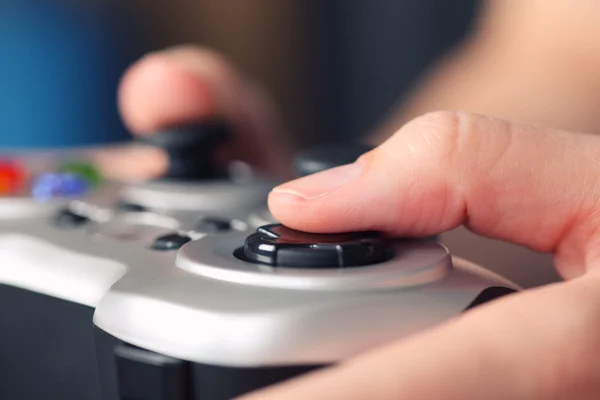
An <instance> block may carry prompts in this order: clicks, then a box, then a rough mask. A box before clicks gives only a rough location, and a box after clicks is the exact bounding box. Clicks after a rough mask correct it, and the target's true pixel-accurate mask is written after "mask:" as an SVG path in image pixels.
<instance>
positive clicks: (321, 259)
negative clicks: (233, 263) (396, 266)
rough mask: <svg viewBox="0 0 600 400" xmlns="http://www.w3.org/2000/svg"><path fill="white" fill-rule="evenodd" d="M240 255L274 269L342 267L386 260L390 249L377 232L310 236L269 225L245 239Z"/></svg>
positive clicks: (279, 226)
mask: <svg viewBox="0 0 600 400" xmlns="http://www.w3.org/2000/svg"><path fill="white" fill-rule="evenodd" d="M241 256H242V257H241V258H243V259H244V260H245V261H250V262H254V263H258V264H266V265H271V266H275V267H290V268H344V267H359V266H367V265H372V264H376V263H380V262H383V261H386V260H388V259H389V257H390V250H389V248H388V246H387V243H386V241H385V239H384V238H383V237H382V235H381V234H379V233H377V232H351V233H340V234H314V233H306V232H300V231H297V230H294V229H290V228H288V227H286V226H283V225H281V224H272V225H265V226H262V227H260V228H258V229H257V230H256V232H255V233H253V234H251V235H250V236H248V237H247V238H246V241H245V243H244V248H243V254H242V255H241Z"/></svg>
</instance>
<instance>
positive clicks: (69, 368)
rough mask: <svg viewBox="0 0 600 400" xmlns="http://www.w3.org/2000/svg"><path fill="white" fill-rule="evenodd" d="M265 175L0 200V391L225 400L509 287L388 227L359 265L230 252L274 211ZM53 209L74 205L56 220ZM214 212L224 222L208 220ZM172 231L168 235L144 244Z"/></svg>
mask: <svg viewBox="0 0 600 400" xmlns="http://www.w3.org/2000/svg"><path fill="white" fill-rule="evenodd" d="M272 185H273V182H270V181H268V180H266V179H262V178H260V177H251V178H246V179H245V180H239V181H231V180H220V179H216V180H212V181H208V182H196V183H195V182H189V181H186V182H177V181H172V180H171V181H163V182H150V183H146V184H140V185H136V186H122V185H117V184H112V183H107V184H105V185H103V186H101V187H99V188H98V189H97V190H95V191H93V192H92V193H90V194H89V195H86V196H84V197H82V198H78V199H68V200H67V199H64V200H57V201H53V202H49V203H44V204H38V203H36V202H34V201H33V200H31V199H30V198H29V197H28V196H13V197H6V198H3V199H0V218H1V220H0V320H1V321H2V324H3V329H2V330H0V355H1V356H0V371H2V377H1V378H0V398H3V399H5V398H6V399H13V398H15V399H16V398H18V399H23V400H28V399H31V400H37V399H46V398H49V397H48V396H50V395H49V394H52V396H50V397H51V398H57V399H65V400H70V399H78V400H80V399H90V400H96V399H98V400H100V399H102V400H117V399H122V400H126V399H148V400H150V399H156V400H159V399H170V400H180V399H182V400H183V399H185V400H191V399H194V400H196V399H203V400H204V399H229V398H232V397H234V396H236V395H240V394H242V393H245V392H247V391H250V390H253V389H256V388H260V387H262V386H265V385H268V384H271V383H274V382H278V381H281V380H284V379H287V378H289V377H292V376H295V375H298V374H301V373H303V372H306V371H309V370H312V369H314V368H320V367H323V366H326V365H330V364H334V363H337V362H339V361H342V360H344V359H347V358H348V357H351V356H353V355H355V354H357V353H359V352H361V351H364V350H366V349H369V348H371V347H373V346H377V345H380V344H382V343H385V342H387V341H391V340H397V339H401V338H402V337H404V336H406V335H410V334H412V333H414V332H418V331H420V330H422V329H425V328H428V327H431V326H433V325H436V324H439V323H440V322H443V321H444V320H447V319H448V318H451V317H453V316H456V315H458V314H460V313H461V312H463V311H464V310H466V309H468V308H469V307H472V306H474V305H476V304H478V303H480V302H483V301H487V300H490V299H493V298H495V297H498V296H501V295H504V294H507V293H510V292H512V291H514V290H516V289H518V288H517V287H516V286H515V285H514V284H512V283H510V282H507V281H505V280H503V279H502V278H501V277H498V276H496V275H494V274H492V273H490V272H487V271H485V270H484V269H482V268H480V267H477V266H474V265H470V264H469V263H467V262H464V261H461V260H456V259H453V258H452V256H451V255H450V253H449V252H448V250H447V249H446V248H445V247H444V246H442V245H441V244H439V243H436V242H434V241H430V240H423V241H413V240H399V241H397V242H394V243H393V245H392V248H393V251H394V256H393V257H391V258H390V259H388V260H387V261H384V262H381V263H378V264H375V265H371V266H362V267H359V268H347V269H319V270H305V269H295V268H285V267H283V268H279V267H277V268H275V267H271V266H267V265H260V264H254V263H251V262H247V261H242V260H241V259H239V258H238V257H236V256H235V255H234V253H235V251H236V250H238V249H239V248H240V246H242V245H243V243H244V239H245V238H246V237H247V236H248V235H250V234H251V233H253V232H254V231H255V230H256V228H257V227H258V226H261V225H264V224H267V223H270V222H273V221H272V217H270V216H269V215H268V212H266V211H265V199H266V195H267V193H268V191H269V189H270V187H272ZM123 204H127V206H125V207H123V206H122V205H123ZM119 205H120V206H119ZM134 205H135V206H134ZM65 207H66V208H67V209H68V210H69V211H70V212H73V213H76V214H77V215H79V216H80V217H81V219H77V220H75V223H73V224H70V225H69V224H66V225H65V224H62V225H61V224H57V222H56V221H57V219H56V216H57V213H61V212H64V211H65ZM215 219H218V220H220V221H223V220H226V221H229V229H225V230H222V229H214V230H212V229H206V227H207V226H208V225H210V223H209V222H210V221H214V220H215ZM207 224H208V225H207ZM218 226H220V227H222V226H223V224H219V225H218ZM174 233H177V234H180V235H185V236H186V237H187V241H186V242H185V243H183V245H182V246H181V247H179V246H176V247H175V248H172V249H171V250H167V251H165V250H157V249H156V248H154V247H153V244H154V243H155V242H156V239H157V238H159V237H161V236H164V235H169V234H174Z"/></svg>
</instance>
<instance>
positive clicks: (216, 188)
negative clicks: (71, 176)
mask: <svg viewBox="0 0 600 400" xmlns="http://www.w3.org/2000/svg"><path fill="white" fill-rule="evenodd" d="M271 187H272V182H270V181H266V180H261V179H257V180H255V181H252V182H246V183H241V184H232V183H231V182H227V181H218V180H217V181H214V182H206V183H204V182H202V183H171V182H149V183H144V184H140V185H131V186H127V187H125V188H124V189H123V192H122V197H123V199H124V200H126V201H129V202H132V203H136V204H140V205H143V206H146V207H151V208H155V209H172V210H186V211H190V210H199V209H201V210H207V211H222V210H232V209H236V208H245V209H248V208H255V207H259V206H260V205H262V204H263V203H264V201H265V198H266V195H267V193H268V192H269V190H270V188H271Z"/></svg>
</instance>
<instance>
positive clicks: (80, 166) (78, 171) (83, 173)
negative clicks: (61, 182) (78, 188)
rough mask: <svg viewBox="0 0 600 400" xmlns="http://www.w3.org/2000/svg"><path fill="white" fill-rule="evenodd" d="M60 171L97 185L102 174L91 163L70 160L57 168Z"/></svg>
mask: <svg viewBox="0 0 600 400" xmlns="http://www.w3.org/2000/svg"><path fill="white" fill-rule="evenodd" d="M58 171H59V172H61V173H67V174H72V175H77V176H79V177H81V178H83V179H85V180H86V181H88V183H89V184H90V185H91V186H98V185H99V184H100V183H101V182H102V174H100V171H98V169H96V167H94V166H93V165H92V164H89V163H84V162H70V163H66V164H63V165H62V166H61V167H60V168H59V169H58Z"/></svg>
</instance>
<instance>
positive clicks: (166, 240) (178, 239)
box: [152, 233, 192, 251]
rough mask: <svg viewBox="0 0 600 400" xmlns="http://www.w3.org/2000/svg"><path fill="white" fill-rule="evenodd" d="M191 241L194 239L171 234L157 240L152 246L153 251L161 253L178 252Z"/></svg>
mask: <svg viewBox="0 0 600 400" xmlns="http://www.w3.org/2000/svg"><path fill="white" fill-rule="evenodd" d="M190 240H192V239H191V238H190V237H189V236H187V235H182V234H179V233H170V234H168V235H163V236H159V237H158V238H156V240H155V241H154V244H153V245H152V249H154V250H160V251H168V250H177V249H179V248H181V246H183V245H184V244H186V243H187V242H189V241H190Z"/></svg>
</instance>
